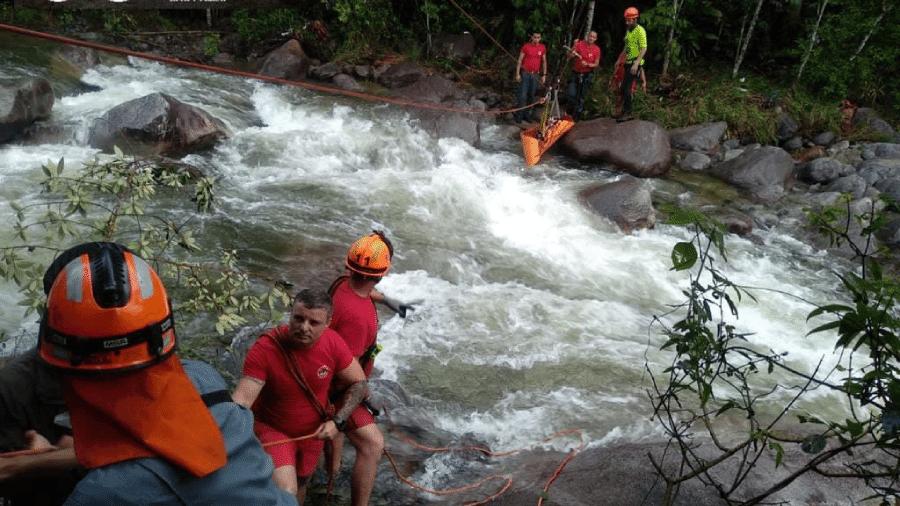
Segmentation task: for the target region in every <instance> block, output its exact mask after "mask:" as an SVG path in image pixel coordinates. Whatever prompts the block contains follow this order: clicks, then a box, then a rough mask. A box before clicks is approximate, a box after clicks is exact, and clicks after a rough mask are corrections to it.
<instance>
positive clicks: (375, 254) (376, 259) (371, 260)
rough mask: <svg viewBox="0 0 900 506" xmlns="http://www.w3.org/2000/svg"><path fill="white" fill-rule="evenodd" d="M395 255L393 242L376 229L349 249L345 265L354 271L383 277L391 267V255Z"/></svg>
mask: <svg viewBox="0 0 900 506" xmlns="http://www.w3.org/2000/svg"><path fill="white" fill-rule="evenodd" d="M393 255H394V251H393V248H392V247H391V242H390V241H389V240H388V239H387V238H386V237H385V236H384V233H383V232H378V231H375V233H373V234H372V235H367V236H365V237H362V238H360V239H359V240H358V241H356V242H355V243H353V246H350V250H348V251H347V260H346V261H345V262H344V265H346V266H347V268H348V269H350V270H351V271H353V272H358V273H360V274H363V275H365V276H375V277H381V276H384V275H385V274H387V271H388V269H390V268H391V257H392V256H393Z"/></svg>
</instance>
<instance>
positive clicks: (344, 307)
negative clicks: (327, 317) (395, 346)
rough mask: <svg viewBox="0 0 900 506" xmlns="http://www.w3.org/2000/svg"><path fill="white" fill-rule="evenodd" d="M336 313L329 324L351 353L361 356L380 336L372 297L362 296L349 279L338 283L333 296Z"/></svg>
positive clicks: (376, 312)
mask: <svg viewBox="0 0 900 506" xmlns="http://www.w3.org/2000/svg"><path fill="white" fill-rule="evenodd" d="M331 301H332V304H333V305H334V313H333V314H332V315H331V324H330V325H329V326H328V327H329V328H331V329H332V330H334V331H335V332H337V333H338V334H340V336H341V337H343V338H344V341H346V342H347V347H349V348H350V353H352V354H353V356H354V357H357V358H359V356H360V355H362V354H363V352H364V351H366V348H368V347H369V346H372V343H374V342H375V339H376V338H377V337H378V311H376V310H375V303H374V302H372V298H371V297H360V296H359V295H357V293H356V292H354V291H353V290H352V289H351V288H350V282H349V280H344V281H343V282H341V284H340V285H338V287H337V289H335V291H334V295H332V297H331Z"/></svg>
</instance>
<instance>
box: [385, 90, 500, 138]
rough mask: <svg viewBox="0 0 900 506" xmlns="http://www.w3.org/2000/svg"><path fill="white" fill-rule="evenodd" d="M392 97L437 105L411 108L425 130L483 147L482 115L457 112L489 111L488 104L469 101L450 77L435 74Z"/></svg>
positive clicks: (390, 94) (440, 136)
mask: <svg viewBox="0 0 900 506" xmlns="http://www.w3.org/2000/svg"><path fill="white" fill-rule="evenodd" d="M388 95H389V96H390V97H393V98H403V99H405V100H409V101H411V102H418V103H422V104H436V105H435V107H427V106H424V107H423V106H417V107H410V109H409V111H410V115H411V116H412V117H413V119H415V120H417V121H418V122H419V125H420V126H421V127H422V128H424V129H425V130H427V131H429V132H431V133H432V134H433V135H436V136H437V137H439V138H444V137H456V138H458V139H462V140H464V141H466V142H468V143H469V144H471V145H473V146H478V145H480V144H481V123H480V119H481V117H480V114H478V113H477V112H473V113H468V112H461V111H456V110H454V109H461V110H467V111H468V110H471V111H483V110H485V109H487V107H486V105H485V104H484V102H481V101H480V100H477V99H474V98H473V99H468V100H466V99H465V98H464V97H462V96H461V94H460V93H459V92H458V90H457V88H456V86H455V85H454V84H453V82H452V81H450V80H448V79H447V78H445V77H443V76H440V75H438V74H431V75H428V76H426V77H424V78H423V79H421V80H418V81H416V82H414V83H412V84H410V85H407V86H404V87H402V88H397V89H394V90H391V92H390V93H389V94H388Z"/></svg>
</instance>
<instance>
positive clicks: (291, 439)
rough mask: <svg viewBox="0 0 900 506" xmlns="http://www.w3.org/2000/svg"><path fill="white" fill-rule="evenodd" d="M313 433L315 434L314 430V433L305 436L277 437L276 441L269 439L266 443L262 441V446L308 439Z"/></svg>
mask: <svg viewBox="0 0 900 506" xmlns="http://www.w3.org/2000/svg"><path fill="white" fill-rule="evenodd" d="M315 435H316V434H315V432H314V433H312V434H307V435H305V436H300V437H292V438H288V439H279V440H278V441H269V442H268V443H263V448H265V447H267V446H275V445H281V444H284V443H291V442H295V441H303V440H304V439H309V438H311V437H313V436H315Z"/></svg>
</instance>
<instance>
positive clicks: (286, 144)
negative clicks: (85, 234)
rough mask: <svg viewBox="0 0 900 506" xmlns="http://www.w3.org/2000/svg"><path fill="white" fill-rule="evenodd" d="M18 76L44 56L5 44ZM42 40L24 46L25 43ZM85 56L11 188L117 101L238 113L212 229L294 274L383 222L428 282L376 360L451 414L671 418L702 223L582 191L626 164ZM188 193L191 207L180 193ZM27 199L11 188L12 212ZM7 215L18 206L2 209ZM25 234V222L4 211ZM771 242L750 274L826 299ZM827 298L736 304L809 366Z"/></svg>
mask: <svg viewBox="0 0 900 506" xmlns="http://www.w3.org/2000/svg"><path fill="white" fill-rule="evenodd" d="M0 61H2V62H3V65H2V67H4V68H5V70H4V71H3V72H4V73H5V74H4V75H5V76H6V77H12V76H16V75H23V74H27V75H40V73H41V71H42V68H41V67H40V66H28V65H26V64H25V63H24V62H23V61H21V57H20V56H18V53H16V52H14V51H13V50H12V47H10V46H3V45H0ZM29 61H30V60H29ZM127 63H128V64H126V62H124V61H123V63H122V64H116V65H113V66H102V67H98V68H96V69H93V70H90V71H88V72H87V73H86V74H85V75H84V77H83V81H84V82H85V83H88V84H92V85H96V86H98V87H99V88H100V91H92V92H88V93H83V94H80V95H76V96H72V95H69V96H61V97H58V99H57V102H56V104H55V105H54V109H53V117H52V121H53V122H55V123H58V124H62V125H65V126H67V128H69V129H70V131H71V132H72V135H71V138H70V139H67V140H66V141H65V142H63V143H61V144H54V145H40V146H34V145H27V146H23V145H16V144H7V145H3V146H0V192H2V195H3V198H4V199H5V200H8V201H9V200H16V201H19V202H29V201H30V200H33V199H35V198H37V192H38V187H37V185H36V182H37V181H38V180H39V178H40V166H41V165H42V164H43V163H46V162H47V161H56V160H58V159H60V158H65V160H66V165H67V166H69V167H77V166H78V165H79V164H80V162H81V161H84V160H88V159H90V158H91V157H93V156H94V155H95V154H96V152H95V150H93V149H91V148H89V147H86V139H87V136H88V132H89V129H90V126H91V124H92V122H93V121H94V120H95V119H96V118H98V117H100V116H101V115H102V114H103V113H104V112H106V111H107V110H108V109H110V108H111V107H113V106H115V105H118V104H120V103H122V102H125V101H127V100H131V99H135V98H139V97H142V96H144V95H146V94H149V93H153V92H164V93H167V94H170V95H172V96H174V97H176V98H177V99H179V100H181V101H183V102H186V103H188V104H191V105H194V106H197V107H200V108H202V109H205V110H206V111H208V112H210V113H211V114H213V115H214V116H216V117H218V118H220V119H222V120H223V121H224V122H225V123H226V124H227V125H228V128H229V129H230V130H231V132H232V136H231V137H230V138H229V139H227V140H225V141H223V142H221V143H220V144H219V145H218V146H217V147H216V148H215V149H214V150H212V151H211V152H209V153H204V154H201V155H191V156H189V157H187V158H186V159H185V161H186V162H188V163H191V164H194V165H196V166H198V167H201V168H203V169H204V170H206V171H208V172H210V173H211V174H212V175H215V176H216V177H217V178H218V179H219V180H218V184H217V188H216V191H217V197H218V199H219V200H218V203H217V208H216V210H215V211H214V212H213V213H212V214H211V215H209V216H205V217H200V216H198V217H195V218H194V219H195V222H194V224H195V225H196V226H198V227H199V228H200V229H201V231H202V235H201V241H202V242H203V244H205V245H206V246H207V247H208V248H210V250H214V249H217V248H226V249H237V250H239V251H241V252H242V257H243V258H244V259H245V260H244V261H245V262H246V264H245V267H246V268H250V269H253V270H264V271H267V274H270V275H271V276H273V277H277V278H284V279H288V280H291V281H297V280H302V279H309V278H310V276H309V275H308V273H306V272H305V270H308V269H311V268H317V267H316V266H321V265H322V262H321V261H313V260H311V259H310V258H309V257H310V256H315V255H320V256H321V255H322V253H323V252H329V253H331V252H334V258H333V261H330V260H329V261H328V262H327V263H328V264H329V268H330V269H331V270H333V271H337V270H338V269H339V268H340V261H341V259H340V252H341V251H345V248H346V247H347V245H349V244H350V243H351V242H352V241H353V240H355V239H356V238H357V237H359V236H360V235H363V234H366V233H368V232H369V231H370V230H371V229H373V228H380V229H384V230H386V231H387V232H388V235H389V236H390V237H391V238H392V239H393V241H394V244H395V247H396V257H395V267H394V268H393V269H392V271H391V272H390V273H389V275H388V276H387V277H386V278H385V279H384V280H383V282H382V283H381V284H380V285H379V287H380V289H381V290H382V291H384V292H386V293H387V294H388V295H390V296H393V297H396V298H398V299H401V300H404V301H415V302H416V306H415V311H413V312H412V313H411V314H410V316H409V317H408V318H406V319H401V318H399V317H391V318H388V319H386V320H385V321H383V322H382V328H381V331H380V336H381V342H382V343H383V344H384V351H383V352H382V353H381V354H380V355H379V357H378V360H377V364H378V367H379V369H380V371H381V377H383V378H386V379H390V380H396V381H398V382H400V383H401V384H402V385H403V386H404V387H405V388H406V390H407V391H408V392H409V393H410V394H411V395H412V396H414V398H415V399H416V400H417V402H418V403H419V405H421V406H422V407H423V408H424V409H426V410H427V411H428V413H429V414H430V415H431V416H432V418H433V420H434V421H435V423H436V424H437V425H438V426H439V427H440V428H443V429H446V430H448V431H452V432H454V433H463V432H471V433H473V434H474V435H475V436H476V437H477V438H479V439H482V440H484V441H486V442H488V443H489V444H490V445H491V447H492V448H493V449H495V450H499V451H503V450H509V449H516V448H521V447H525V446H529V445H532V444H535V443H537V442H540V441H541V440H543V439H544V438H545V437H547V436H549V435H551V434H554V433H556V432H558V431H560V430H563V429H567V428H578V429H581V430H583V432H584V435H585V438H586V439H587V440H588V441H589V442H590V443H591V444H594V445H597V444H611V443H615V442H622V441H639V440H646V439H653V438H656V437H658V436H659V433H660V431H659V429H658V428H657V426H656V424H655V423H654V422H653V421H651V420H650V418H649V415H650V406H649V402H648V400H647V396H646V390H647V389H648V388H650V383H649V379H648V377H647V374H646V372H645V364H646V363H649V364H650V366H651V367H652V368H654V369H655V370H657V371H658V370H660V369H661V367H662V366H663V365H664V364H665V363H666V362H667V361H668V360H669V359H670V358H669V356H668V354H667V353H662V352H659V351H658V348H659V345H660V344H661V343H662V342H663V339H662V337H661V336H660V332H659V330H660V329H659V327H658V326H657V327H652V328H651V327H650V324H651V321H652V318H653V316H661V315H664V314H666V313H667V312H668V311H669V309H670V306H671V305H673V304H677V303H679V302H681V301H682V299H683V296H682V294H681V291H682V290H683V289H684V288H685V286H686V283H687V275H686V274H684V273H675V272H673V271H671V270H670V260H669V255H670V251H671V248H672V246H673V245H674V244H675V243H676V242H678V241H682V240H686V239H688V238H689V234H688V233H687V231H685V230H683V229H679V228H674V227H670V226H665V225H660V226H657V227H656V228H655V229H653V230H644V231H639V232H636V233H634V234H631V235H626V234H624V233H622V232H620V231H618V230H617V229H616V228H615V227H614V226H612V225H610V224H609V223H607V222H605V221H604V220H602V219H600V218H598V217H597V216H595V215H593V214H591V213H590V212H589V211H587V210H586V209H585V208H584V207H583V206H582V205H580V204H579V202H578V200H577V193H578V191H579V190H580V189H582V188H584V187H585V186H586V185H589V184H593V183H597V182H603V181H609V180H613V179H614V178H615V177H616V176H615V174H613V173H611V172H606V171H584V170H579V169H578V168H576V167H575V165H574V164H572V162H570V161H569V162H567V161H565V160H563V159H562V157H558V156H557V157H554V156H550V157H548V158H547V159H546V160H545V161H544V162H542V163H541V164H540V165H538V166H537V167H535V168H531V169H526V168H525V167H524V162H523V159H522V156H521V153H520V149H519V144H518V141H517V140H516V139H515V138H512V137H510V136H509V135H508V134H507V133H506V132H507V131H506V130H505V129H504V128H502V127H499V126H496V125H492V124H491V123H490V121H491V120H490V119H489V120H488V122H487V123H486V124H485V128H483V130H482V139H483V144H484V145H483V146H482V147H481V148H475V147H472V146H470V145H468V144H466V143H464V142H462V141H460V140H456V139H443V140H436V139H434V138H433V137H431V136H430V135H429V134H428V133H426V132H424V131H422V130H420V129H418V128H417V127H416V125H415V123H414V122H412V121H410V119H409V117H408V115H407V113H406V112H405V111H403V110H400V109H398V108H396V107H393V106H389V105H385V104H381V103H379V102H377V101H370V102H367V101H362V100H358V99H348V98H344V97H341V96H339V95H322V94H316V93H312V92H309V91H307V90H304V89H301V88H291V87H284V86H277V85H272V84H265V83H260V82H256V81H252V80H248V79H241V78H235V77H229V76H221V75H216V74H211V73H205V72H202V71H197V70H186V69H180V68H173V67H168V66H165V65H163V64H160V63H155V62H148V61H144V60H139V59H132V60H129V62H127ZM173 212H179V213H180V212H183V213H185V214H188V213H189V210H185V211H173ZM12 213H13V211H12V209H11V208H8V207H3V208H0V220H2V223H4V224H9V223H10V222H11V218H12V216H13V215H12ZM3 226H8V225H3ZM5 235H6V236H10V231H9V230H7V231H6V232H5ZM759 235H760V237H761V238H762V240H763V245H756V244H754V243H751V242H749V241H747V240H744V239H740V238H737V237H734V236H730V237H729V238H728V247H729V263H728V264H727V265H720V267H722V268H723V270H724V272H725V273H726V274H727V275H728V276H729V278H730V279H731V280H732V281H734V282H735V283H738V284H744V285H751V286H757V287H766V288H771V289H774V290H779V291H783V292H788V293H792V294H796V295H798V296H799V297H800V298H803V299H807V300H812V301H818V302H824V301H830V300H831V299H832V297H833V290H834V287H835V278H834V275H833V274H832V273H831V272H830V270H829V264H830V262H831V260H829V259H828V258H827V257H826V256H825V255H823V254H821V253H819V252H816V251H814V250H813V249H811V248H809V247H807V246H805V245H803V244H802V243H800V242H798V241H795V240H793V239H791V238H790V237H787V236H786V235H783V232H780V231H777V230H775V231H769V232H760V233H759ZM18 301H19V297H18V294H17V292H16V291H15V288H14V287H13V286H12V285H5V286H3V287H2V291H0V302H2V304H0V321H2V323H3V326H4V329H5V330H6V331H7V333H8V334H14V333H16V332H18V331H20V329H22V328H33V323H34V320H35V317H34V316H31V317H29V318H28V319H24V320H23V317H22V313H23V311H22V308H21V307H20V306H17V305H16V304H17V302H18ZM810 310H811V307H810V306H809V305H807V304H805V303H803V302H801V301H800V300H799V299H798V298H795V297H791V296H786V295H783V294H781V293H779V292H763V293H759V294H758V301H756V302H754V301H751V300H747V299H745V300H744V301H743V302H742V303H741V305H740V318H739V320H737V321H736V324H737V325H739V328H740V330H741V331H744V332H748V333H751V334H752V335H751V336H750V337H749V340H750V341H751V343H752V344H754V345H755V346H757V347H758V348H760V349H773V350H777V351H787V352H789V355H788V360H790V362H791V363H792V364H794V365H797V366H799V367H804V368H808V367H811V366H812V365H813V364H815V363H816V362H818V360H820V359H821V358H822V357H823V356H824V357H825V358H826V360H827V361H829V362H831V361H833V360H834V357H833V356H832V352H831V347H832V344H831V341H830V340H829V339H827V338H825V337H807V336H806V333H807V332H808V331H809V329H810V328H811V327H810V326H808V325H807V324H806V321H805V319H806V314H807V313H808V312H809V311H810Z"/></svg>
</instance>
